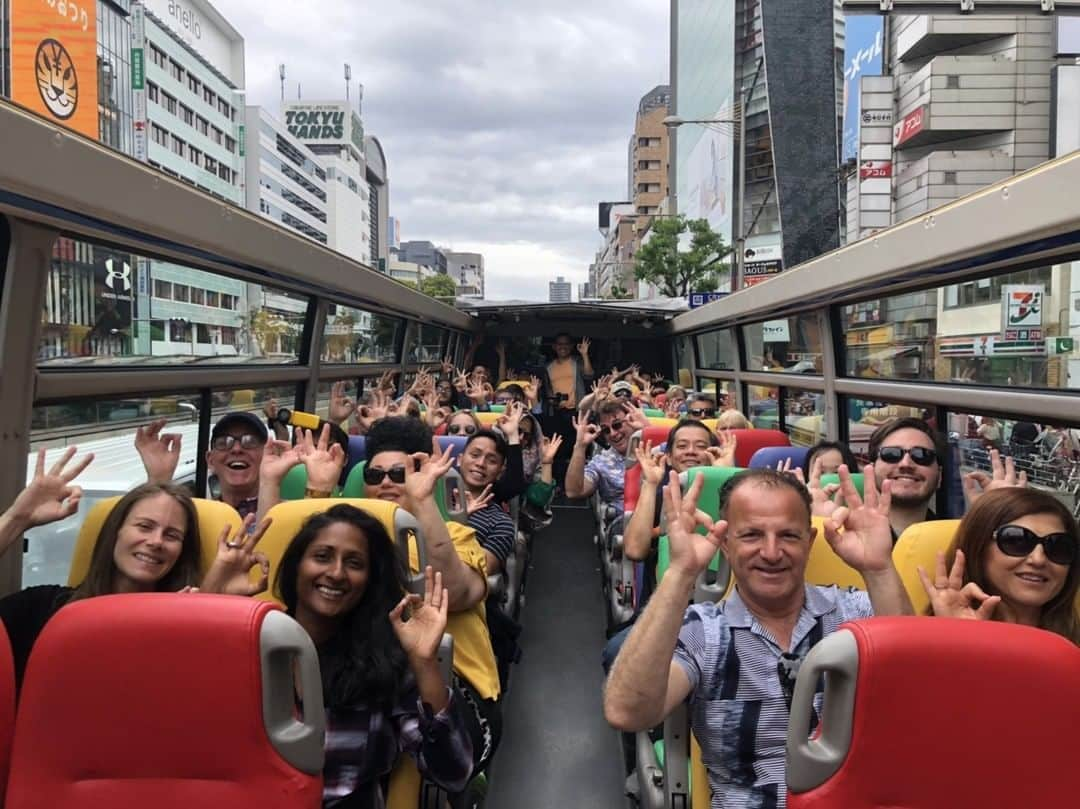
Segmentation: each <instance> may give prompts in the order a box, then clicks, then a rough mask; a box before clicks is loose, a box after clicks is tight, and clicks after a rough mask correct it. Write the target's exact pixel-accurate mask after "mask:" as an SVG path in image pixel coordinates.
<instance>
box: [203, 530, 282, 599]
mask: <svg viewBox="0 0 1080 809" xmlns="http://www.w3.org/2000/svg"><path fill="white" fill-rule="evenodd" d="M271 522H272V520H271V519H270V518H269V517H267V518H266V519H264V520H263V521H262V522H261V523H259V527H258V528H257V529H255V531H253V532H252V531H251V528H252V526H254V525H255V515H254V514H249V515H248V516H247V517H245V518H244V524H243V525H242V526H241V527H240V530H239V531H238V532H237V533H236V534H235V535H234V536H233V537H232V539H230V538H229V526H225V528H223V529H222V531H221V534H220V536H218V551H217V556H216V557H214V563H213V564H212V565H211V566H210V570H208V571H207V572H206V576H205V577H204V578H203V580H202V584H200V585H199V589H201V590H202V592H204V593H224V594H225V595H233V596H255V595H258V594H259V593H262V592H264V591H265V590H266V588H267V587H268V586H269V584H270V560H269V559H267V558H266V556H265V555H264V554H262V553H260V552H258V551H256V550H255V547H256V546H257V545H258V544H259V540H260V539H262V538H263V535H264V534H266V529H267V528H269V527H270V524H271ZM256 566H258V567H259V568H260V574H259V578H258V580H257V581H254V582H253V581H252V580H251V577H250V575H249V574H250V573H251V570H252V569H253V568H254V567H256Z"/></svg>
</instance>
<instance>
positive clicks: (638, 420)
mask: <svg viewBox="0 0 1080 809" xmlns="http://www.w3.org/2000/svg"><path fill="white" fill-rule="evenodd" d="M623 412H624V413H626V418H627V419H628V420H629V421H630V424H632V425H633V427H634V429H635V430H644V429H645V428H646V427H648V426H649V417H648V416H646V415H645V411H644V410H642V409H641V408H640V407H637V406H636V405H632V404H630V403H629V402H626V403H625V404H624V405H623Z"/></svg>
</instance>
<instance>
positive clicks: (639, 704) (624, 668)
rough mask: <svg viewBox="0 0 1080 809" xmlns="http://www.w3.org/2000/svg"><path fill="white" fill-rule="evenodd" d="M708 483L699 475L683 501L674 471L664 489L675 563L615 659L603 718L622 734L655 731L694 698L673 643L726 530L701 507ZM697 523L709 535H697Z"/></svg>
mask: <svg viewBox="0 0 1080 809" xmlns="http://www.w3.org/2000/svg"><path fill="white" fill-rule="evenodd" d="M704 483H705V478H704V476H702V475H699V476H698V477H697V478H696V479H695V480H694V483H693V485H692V486H691V487H690V491H689V492H687V494H686V497H683V496H682V494H681V492H680V490H679V477H678V475H677V474H676V473H675V472H672V473H671V477H670V479H669V483H668V486H667V488H666V489H665V490H664V507H665V509H666V511H667V514H668V539H669V541H670V543H671V564H670V566H669V567H668V570H667V573H665V574H664V578H663V579H662V580H661V581H660V585H659V586H658V587H657V589H656V592H655V593H653V595H652V598H650V599H649V603H648V606H646V607H645V611H644V612H643V613H642V614H641V617H640V618H638V620H637V622H636V623H635V624H634V628H633V629H632V630H631V631H630V635H629V637H627V639H626V643H625V644H624V645H623V647H622V650H621V651H620V652H619V656H618V657H617V658H616V659H615V665H614V667H613V668H612V670H611V676H610V677H608V682H607V688H606V690H605V692H604V716H605V718H606V719H607V721H608V722H610V723H611V725H612V726H614V727H615V728H617V729H618V730H622V731H626V732H628V733H636V732H637V731H641V730H647V729H649V728H652V727H655V726H656V725H658V724H660V723H661V722H662V721H663V720H664V718H665V717H667V715H668V714H670V713H671V712H672V711H673V710H674V709H675V707H676V706H677V705H678V704H679V703H681V702H683V701H685V700H686V698H687V697H688V696H689V695H690V691H691V689H692V684H691V682H690V678H689V677H688V676H687V674H686V672H685V671H684V670H683V668H682V666H681V665H679V664H678V663H676V662H675V661H674V656H675V645H676V644H677V643H678V640H679V631H680V629H681V628H682V625H683V616H684V614H685V613H686V606H687V603H688V602H689V601H690V594H691V592H692V591H693V588H694V582H696V581H697V577H698V574H699V573H701V571H703V570H704V569H705V568H706V567H707V566H708V564H709V561H710V560H711V559H712V558H713V556H715V555H716V551H717V550H718V549H719V547H720V539H721V537H722V536H723V534H724V532H725V531H727V523H726V522H724V521H720V522H718V523H716V524H715V525H714V524H713V522H712V520H711V519H710V518H709V516H708V515H706V514H704V513H703V512H701V511H698V509H697V499H698V496H699V495H700V494H701V489H702V487H703V485H704ZM698 525H704V526H705V527H706V528H707V529H708V531H709V533H708V534H705V535H704V536H703V535H701V534H697V533H695V532H694V529H695V528H697V526H698Z"/></svg>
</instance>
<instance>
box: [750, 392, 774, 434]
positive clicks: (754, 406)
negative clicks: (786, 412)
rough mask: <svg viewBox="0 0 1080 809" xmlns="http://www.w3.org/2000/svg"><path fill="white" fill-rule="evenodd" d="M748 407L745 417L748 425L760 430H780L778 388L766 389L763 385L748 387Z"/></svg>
mask: <svg viewBox="0 0 1080 809" xmlns="http://www.w3.org/2000/svg"><path fill="white" fill-rule="evenodd" d="M748 390H749V392H750V397H749V400H750V406H749V408H748V410H747V413H746V417H747V418H749V419H750V423H751V424H753V425H754V426H755V427H757V428H758V429H761V430H777V429H779V428H780V407H779V398H780V388H772V387H766V386H764V385H750V386H749V387H748Z"/></svg>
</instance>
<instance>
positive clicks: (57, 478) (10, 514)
mask: <svg viewBox="0 0 1080 809" xmlns="http://www.w3.org/2000/svg"><path fill="white" fill-rule="evenodd" d="M77 451H78V447H68V448H67V450H66V451H65V452H64V454H63V455H62V456H60V459H59V460H58V461H57V462H56V463H54V464H53V465H52V466H51V467H50V468H49V471H48V472H46V471H45V450H44V449H39V450H38V454H37V466H36V467H35V469H34V479H33V480H31V481H30V485H29V486H27V487H26V488H25V489H23V490H22V491H21V492H19V496H18V497H16V498H15V502H13V503H12V504H11V505H10V506H9V507H8V510H7V511H5V512H4V513H3V514H2V515H0V556H2V555H3V553H4V551H6V550H7V549H8V548H9V547H11V545H12V544H14V542H15V541H16V540H17V539H18V538H19V537H21V536H22V535H23V534H24V533H25V532H26V531H27V530H29V529H30V528H34V527H36V526H39V525H48V524H49V523H51V522H56V521H58V520H62V519H64V518H65V517H70V516H71V515H72V514H74V513H75V512H76V511H78V510H79V500H80V499H81V498H82V489H81V488H79V487H78V486H72V485H71V482H72V481H73V480H75V478H76V477H78V476H79V474H80V473H82V471H83V470H84V469H86V467H87V466H89V465H90V462H91V461H92V460H94V456H93V455H92V454H91V455H87V456H86V457H85V458H83V459H81V460H80V461H78V462H77V463H75V464H74V465H73V466H71V467H70V468H65V467H67V465H68V463H69V462H70V461H71V459H72V458H74V457H75V453H76V452H77Z"/></svg>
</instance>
